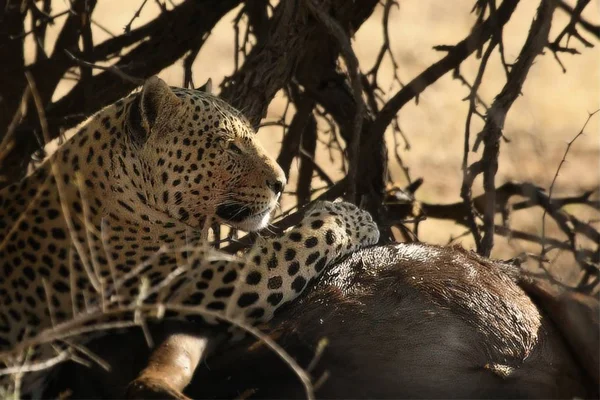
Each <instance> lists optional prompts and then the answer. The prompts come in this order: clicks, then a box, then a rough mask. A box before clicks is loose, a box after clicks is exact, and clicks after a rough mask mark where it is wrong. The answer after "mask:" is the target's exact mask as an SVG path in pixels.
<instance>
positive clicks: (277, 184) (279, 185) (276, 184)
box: [267, 179, 285, 196]
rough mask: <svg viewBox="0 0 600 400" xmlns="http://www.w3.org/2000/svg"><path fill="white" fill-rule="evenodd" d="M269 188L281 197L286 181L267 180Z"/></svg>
mask: <svg viewBox="0 0 600 400" xmlns="http://www.w3.org/2000/svg"><path fill="white" fill-rule="evenodd" d="M267 186H268V187H269V189H271V190H272V191H273V193H275V194H276V195H277V196H279V195H280V194H281V192H283V188H284V187H285V181H282V180H280V179H276V180H272V181H270V180H267Z"/></svg>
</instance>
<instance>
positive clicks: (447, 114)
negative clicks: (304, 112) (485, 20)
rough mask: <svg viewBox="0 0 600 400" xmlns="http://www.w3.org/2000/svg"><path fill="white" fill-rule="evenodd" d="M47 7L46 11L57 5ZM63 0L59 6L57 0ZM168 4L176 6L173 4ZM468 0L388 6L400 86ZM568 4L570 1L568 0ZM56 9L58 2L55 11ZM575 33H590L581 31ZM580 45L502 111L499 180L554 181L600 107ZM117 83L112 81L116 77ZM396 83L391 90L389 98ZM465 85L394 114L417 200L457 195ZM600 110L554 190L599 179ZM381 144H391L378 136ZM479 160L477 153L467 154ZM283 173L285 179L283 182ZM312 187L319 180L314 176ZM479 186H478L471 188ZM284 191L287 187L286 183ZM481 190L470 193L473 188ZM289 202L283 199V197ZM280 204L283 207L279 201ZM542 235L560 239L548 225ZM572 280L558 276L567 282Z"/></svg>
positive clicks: (217, 56)
mask: <svg viewBox="0 0 600 400" xmlns="http://www.w3.org/2000/svg"><path fill="white" fill-rule="evenodd" d="M54 3H56V6H55V9H54V11H55V12H58V11H60V8H61V7H62V5H61V2H60V1H55V2H54ZM65 3H66V2H65ZM141 3H142V0H135V1H134V0H126V1H124V0H102V1H99V2H98V5H97V8H96V11H95V13H94V16H95V19H96V21H98V22H100V23H101V24H102V25H103V26H104V27H105V28H107V29H109V30H111V31H113V32H115V33H118V32H120V31H121V30H122V28H123V27H124V26H125V25H126V24H127V23H128V22H129V21H130V19H131V17H132V16H133V14H134V12H135V10H137V8H138V7H139V5H140V4H141ZM175 3H177V2H175ZM473 3H474V1H471V0H453V1H440V0H400V7H399V9H394V11H393V12H392V17H391V20H390V37H391V43H392V45H391V47H392V51H393V53H394V55H395V57H396V60H397V62H398V64H399V69H398V74H399V76H400V79H401V80H402V82H404V83H406V82H409V81H410V80H411V79H412V78H414V77H415V76H417V75H418V74H419V73H420V72H422V71H423V69H425V68H426V67H428V66H429V65H430V64H432V63H433V62H435V61H436V60H438V59H439V58H441V57H442V56H443V54H442V53H439V52H436V51H434V50H432V46H434V45H438V44H454V43H457V42H458V41H460V40H461V39H462V38H464V37H465V36H466V35H468V33H469V31H470V28H471V26H472V25H473V22H474V20H475V17H474V15H473V14H470V13H469V11H470V9H471V7H472V5H473ZM569 3H575V1H574V0H570V1H569ZM538 4H539V2H538V1H534V0H524V1H521V3H520V4H519V6H518V8H517V10H516V12H515V15H514V16H513V18H512V19H511V21H510V23H509V24H508V26H507V27H506V28H505V30H504V40H505V47H506V56H507V57H508V61H509V62H511V61H514V59H515V58H516V56H517V55H518V52H519V51H520V48H521V46H522V44H523V42H524V40H525V36H526V34H527V29H528V27H529V24H530V23H531V20H532V18H533V16H534V14H535V10H536V8H537V6H538ZM59 6H60V7H59ZM238 11H239V9H238V10H234V11H233V12H232V13H230V14H229V15H228V16H226V17H225V18H224V19H222V20H221V22H220V23H219V25H218V26H217V27H216V28H215V29H214V31H213V33H212V35H211V36H210V38H209V39H208V42H207V43H206V45H205V46H204V47H203V48H202V50H201V52H200V54H199V56H198V59H197V61H196V63H195V64H194V68H193V72H194V78H195V81H196V83H197V84H198V83H203V82H204V81H205V80H206V79H207V78H209V77H210V78H212V80H213V87H215V88H217V87H218V85H219V83H220V82H221V81H222V79H223V77H225V76H227V75H230V74H231V73H232V71H233V54H234V48H233V47H234V40H233V29H232V22H233V18H234V16H235V15H236V14H237V12H238ZM381 11H382V10H381V9H379V10H378V11H377V12H376V13H375V14H374V15H373V16H372V17H371V18H370V19H369V20H368V21H367V22H366V23H365V24H364V25H363V26H362V28H361V29H360V30H359V31H358V32H357V35H356V38H355V40H354V48H355V51H356V53H357V56H358V58H359V60H360V63H361V66H362V69H363V71H366V70H368V69H369V68H370V67H371V65H372V64H373V62H374V60H375V57H376V55H377V52H378V49H379V46H380V44H381V42H382V26H381V22H380V21H381V16H382V13H381ZM157 12H159V9H158V7H157V6H156V4H155V3H154V2H152V1H149V2H148V3H147V4H146V6H145V8H144V9H143V10H142V13H141V15H140V17H139V18H138V19H136V20H135V21H134V23H133V28H135V27H137V26H140V25H142V24H144V23H145V22H147V21H148V20H150V19H151V18H152V17H153V16H155V15H156V13H157ZM584 16H585V17H586V18H587V19H588V20H589V21H591V22H593V23H595V24H598V23H599V21H600V0H593V1H592V4H590V5H589V6H588V7H587V9H586V12H585V13H584ZM62 22H63V20H59V23H57V24H56V26H55V27H54V28H52V30H51V32H50V35H52V34H56V32H57V31H58V29H60V27H61V24H62ZM567 22H568V18H567V17H566V15H565V14H564V13H563V12H562V11H557V13H556V17H555V20H554V22H553V27H552V33H551V38H554V37H555V36H556V35H557V34H558V32H560V30H562V28H563V27H564V26H565V25H566V23H567ZM583 34H584V36H586V37H588V38H589V39H590V40H591V39H592V38H591V37H590V35H587V34H586V33H585V32H584V33H583ZM107 37H108V35H107V34H106V33H104V32H102V31H101V30H99V29H97V28H95V29H94V40H95V41H96V42H101V41H103V40H105V39H106V38H107ZM576 47H578V48H579V49H580V50H581V51H582V53H583V54H582V55H580V56H575V57H573V56H562V60H563V62H564V64H565V66H566V67H567V73H565V74H563V73H562V71H561V68H560V67H559V65H558V64H557V63H556V61H555V60H554V58H553V57H552V54H551V53H549V52H547V53H546V54H545V55H544V56H542V57H538V58H537V59H536V62H535V65H534V66H533V67H532V69H531V71H530V74H529V78H528V79H527V82H526V84H525V87H524V88H523V96H521V97H520V98H519V99H518V100H517V101H516V102H515V104H514V105H513V107H512V109H511V110H510V113H509V115H508V118H507V121H506V126H505V132H504V133H505V136H506V137H507V138H508V139H509V140H510V142H508V143H503V144H502V149H501V157H500V169H499V171H498V175H497V182H498V183H502V182H504V181H507V180H514V181H530V182H534V183H536V184H537V185H539V186H542V187H545V188H548V187H549V186H550V184H551V182H552V178H553V177H554V174H555V171H556V168H557V166H558V164H559V162H560V160H561V159H562V157H563V153H564V151H565V148H566V143H567V142H568V141H569V140H571V139H572V138H573V137H574V136H575V135H576V134H577V133H578V132H579V130H580V129H581V127H582V125H583V124H584V122H585V120H586V118H587V116H588V112H591V111H594V110H596V109H598V108H600V97H599V88H600V52H599V51H598V50H597V48H595V49H585V48H583V46H581V45H580V44H579V43H576ZM478 64H479V63H478V60H477V59H476V58H475V57H471V58H470V59H469V60H467V61H466V62H465V63H463V65H462V66H461V71H462V73H463V74H464V76H465V77H466V78H467V79H468V80H469V81H470V82H472V81H473V79H474V77H475V75H476V72H477V69H478ZM489 64H490V65H489V67H488V70H487V73H486V75H485V78H484V85H483V86H482V88H481V90H480V95H481V96H482V97H483V99H484V100H485V101H486V103H487V104H490V103H491V102H492V101H493V97H494V95H495V94H496V93H498V92H499V90H500V88H501V87H502V85H503V84H504V82H505V75H504V71H503V69H502V68H501V66H500V63H499V56H498V54H495V55H493V56H492V59H491V61H490V63H489ZM160 76H161V77H162V78H163V79H165V80H166V81H167V82H168V83H169V84H171V85H181V84H182V79H183V78H182V76H183V75H182V63H181V62H178V63H177V64H175V65H173V66H172V67H170V68H167V69H166V70H164V71H162V72H161V74H160ZM116 79H118V78H116ZM380 82H381V84H382V87H383V88H388V87H390V85H391V84H392V69H391V66H390V64H389V63H388V64H386V65H385V67H384V69H383V70H382V72H381V73H380ZM69 86H70V83H69V82H68V81H65V83H64V84H63V85H61V87H60V88H59V90H57V93H55V98H58V97H60V96H61V95H63V94H64V93H65V92H66V91H67V90H68V88H69ZM397 89H398V87H397V85H396V86H393V87H392V89H391V91H390V92H389V93H390V95H392V94H393V93H395V91H396V90H397ZM467 93H468V89H467V88H466V87H465V86H463V85H462V84H461V83H460V82H459V81H458V80H455V79H453V78H452V76H451V75H450V74H448V75H446V76H444V77H443V78H442V79H440V80H439V81H438V82H436V83H435V84H434V85H432V86H431V87H430V88H428V89H427V90H426V91H425V92H424V93H423V94H422V95H421V96H420V102H419V104H418V105H417V104H415V103H414V102H412V103H410V104H408V105H406V106H405V107H404V108H403V109H402V110H401V112H400V115H399V121H400V125H401V127H402V129H403V131H404V133H405V135H406V138H407V140H408V143H409V144H410V149H407V148H405V146H404V143H403V142H401V148H400V154H401V155H402V158H403V159H404V161H405V163H406V164H407V165H408V166H409V167H410V174H411V176H412V178H413V179H414V178H418V177H423V178H424V179H425V184H424V185H423V186H422V187H421V188H420V189H419V191H418V193H417V197H418V199H419V200H422V201H429V202H437V203H447V202H454V201H458V200H459V199H460V197H459V190H460V182H461V179H462V173H461V169H460V165H461V159H462V146H463V135H464V124H465V122H464V121H465V116H466V114H467V107H468V105H467V103H466V102H465V101H463V100H462V99H463V98H464V97H465V96H466V95H467ZM283 106H284V102H283V101H282V100H281V98H279V99H277V100H275V101H274V102H273V103H272V104H271V107H270V109H269V115H268V116H267V118H266V120H275V119H278V118H279V116H280V115H281V113H282V111H283ZM480 128H481V124H480V123H479V121H476V122H475V123H474V124H473V129H472V132H473V133H477V132H478V130H479V129H480ZM599 129H600V115H597V116H596V117H594V118H593V119H592V120H591V121H590V123H589V124H588V127H587V129H586V134H585V135H583V136H581V137H580V138H579V139H578V140H577V142H575V144H574V145H573V147H572V149H571V151H570V153H569V155H568V160H567V162H566V163H565V164H564V166H563V167H562V170H561V172H560V175H559V177H558V180H557V183H556V187H555V191H554V193H555V194H556V195H560V194H576V193H580V192H581V191H582V190H584V189H593V188H595V187H597V186H598V183H599V180H600V168H599V167H600V164H599V156H600V139H599V134H598V133H599ZM259 133H260V136H261V138H262V140H263V142H264V143H265V144H266V147H267V148H268V150H269V151H270V152H272V153H273V154H274V155H276V154H277V153H278V150H279V144H280V141H281V135H282V132H281V129H280V128H272V127H271V128H263V129H261V131H260V132H259ZM388 139H389V144H390V147H391V148H393V143H394V142H393V140H392V137H391V135H388ZM320 150H321V151H320V154H319V156H318V157H317V160H318V162H319V163H321V164H322V166H323V167H324V168H325V169H326V170H327V171H328V172H329V173H330V174H331V176H332V177H334V178H339V177H341V176H342V174H341V173H340V172H339V170H338V169H339V168H338V166H337V165H334V164H332V163H331V162H330V160H329V157H328V156H327V154H326V153H325V151H324V150H323V148H321V149H320ZM477 157H479V155H477ZM391 172H392V176H393V178H394V179H395V181H396V182H397V184H398V185H400V186H402V185H404V184H406V180H405V178H404V176H403V175H402V173H401V171H400V169H399V168H398V166H397V165H395V164H394V163H393V164H392V165H391ZM293 180H294V177H293V176H292V179H291V181H292V182H293ZM314 185H315V187H318V186H321V183H320V182H315V184H314ZM479 186H480V184H479ZM288 189H289V190H293V185H290V186H289V187H288ZM480 192H481V190H479V191H478V192H476V193H475V194H478V193H480ZM286 202H287V203H288V204H289V203H290V201H289V199H288V200H287V201H286ZM283 208H284V209H285V208H286V206H285V204H284V207H283ZM569 211H573V212H576V213H577V214H578V215H579V216H580V217H582V218H583V219H584V220H585V219H590V218H598V216H597V215H595V216H594V214H593V213H592V212H591V211H590V210H587V209H585V208H582V207H571V208H570V209H569ZM540 221H541V212H538V211H534V212H519V213H515V214H514V215H512V216H511V220H510V223H511V226H513V227H515V228H518V229H522V230H526V231H529V232H532V233H539V231H540ZM550 228H551V229H550V233H551V234H553V235H555V236H557V237H560V235H559V234H558V232H557V231H556V229H555V228H554V227H552V226H551V227H550ZM463 231H464V229H462V228H460V227H456V226H454V225H453V224H450V223H443V222H440V221H431V222H425V223H424V224H423V225H422V227H421V229H420V235H421V236H420V237H421V239H422V240H424V241H428V242H436V243H447V242H448V240H449V239H450V238H451V237H453V236H456V235H458V234H460V233H462V232H463ZM457 242H459V243H462V244H463V245H464V246H466V247H470V246H472V242H471V241H470V240H469V238H468V237H467V238H464V239H459V240H458V241H457ZM521 251H533V252H538V251H539V246H532V245H524V244H523V243H519V242H516V241H511V242H508V241H506V240H503V239H499V243H498V245H497V246H496V248H495V250H494V254H493V255H495V256H498V257H509V256H512V255H515V254H517V253H519V252H521ZM564 263H572V260H569V259H568V258H559V259H558V262H556V263H555V264H554V266H553V268H561V265H563V264H564ZM573 277H574V276H565V277H564V279H567V280H571V279H572V278H573Z"/></svg>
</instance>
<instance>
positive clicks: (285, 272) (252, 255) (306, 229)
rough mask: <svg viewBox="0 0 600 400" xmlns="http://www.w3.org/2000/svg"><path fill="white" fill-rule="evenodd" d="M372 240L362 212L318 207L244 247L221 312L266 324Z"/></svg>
mask: <svg viewBox="0 0 600 400" xmlns="http://www.w3.org/2000/svg"><path fill="white" fill-rule="evenodd" d="M378 240H379V231H378V230H377V225H376V224H375V223H374V222H373V220H372V218H371V216H370V215H369V213H368V212H366V211H364V210H361V209H359V208H358V207H356V206H354V205H352V204H350V203H331V202H322V203H318V204H317V205H316V206H315V207H313V208H312V209H311V210H310V211H309V212H308V213H307V214H306V216H305V217H304V219H303V220H302V222H301V223H300V224H299V225H297V226H295V227H293V228H292V229H291V230H289V231H287V232H286V233H284V234H283V235H282V236H280V237H276V238H272V239H267V240H261V241H259V242H257V243H256V244H255V245H254V246H253V247H252V248H251V249H250V251H249V252H248V253H247V254H246V257H245V258H246V263H245V264H246V265H245V267H244V271H243V273H242V274H241V275H242V277H241V279H243V281H241V282H239V283H238V285H237V288H236V290H235V292H234V295H233V296H232V298H231V299H230V306H229V307H228V309H227V311H228V313H229V314H230V316H233V317H239V316H242V315H240V313H243V316H244V317H245V319H247V320H250V321H251V322H263V321H269V320H270V319H271V318H272V317H273V313H274V312H275V310H276V309H277V308H279V307H281V306H282V305H283V304H285V303H287V302H289V301H292V300H294V299H295V298H296V297H298V296H299V295H300V294H301V293H302V291H303V290H304V288H305V287H306V286H307V284H308V283H309V282H310V281H311V280H313V279H314V278H316V277H317V276H319V275H320V274H321V272H322V271H323V270H324V269H325V267H327V266H328V265H331V264H332V263H333V262H335V261H337V260H339V259H340V258H341V257H343V256H345V255H347V254H349V253H351V252H353V251H355V250H358V249H359V248H363V247H366V246H370V245H373V244H375V243H377V241H378Z"/></svg>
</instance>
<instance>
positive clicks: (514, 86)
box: [461, 1, 556, 256]
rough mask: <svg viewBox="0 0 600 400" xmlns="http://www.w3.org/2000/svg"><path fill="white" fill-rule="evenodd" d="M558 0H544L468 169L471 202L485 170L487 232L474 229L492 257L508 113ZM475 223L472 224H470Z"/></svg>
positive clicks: (481, 249)
mask: <svg viewBox="0 0 600 400" xmlns="http://www.w3.org/2000/svg"><path fill="white" fill-rule="evenodd" d="M555 8H556V3H555V2H551V1H543V2H542V3H541V4H540V7H539V8H538V12H537V15H536V18H535V20H534V21H533V23H532V25H531V30H530V31H529V35H528V36H527V39H526V41H525V44H524V45H523V48H522V49H521V52H520V54H519V57H518V58H517V61H516V62H515V64H514V66H513V68H512V69H511V71H510V73H509V76H508V79H507V82H506V84H505V85H504V88H503V89H502V91H501V92H500V93H499V94H498V96H497V97H496V99H495V100H494V102H493V104H492V106H491V107H490V109H489V111H488V113H487V119H486V123H485V126H484V127H483V130H482V132H481V134H480V135H481V137H482V141H483V143H484V149H483V155H482V156H481V158H480V159H479V160H478V161H475V162H473V163H472V164H471V165H470V166H469V167H468V168H467V170H466V171H465V175H464V179H463V184H462V188H461V196H462V197H463V199H464V200H465V201H466V202H468V201H469V198H470V192H471V190H472V187H473V181H474V180H475V177H476V176H477V175H479V174H481V173H483V188H484V190H485V194H486V199H487V205H486V208H485V211H484V215H483V225H484V235H483V237H482V238H481V240H479V237H478V235H477V234H476V232H475V231H474V232H473V234H474V237H475V240H476V246H477V252H478V253H479V254H482V255H484V256H489V255H490V253H491V251H492V247H493V246H494V228H493V225H494V213H495V209H496V195H495V190H496V187H495V176H496V171H497V170H498V155H499V154H500V139H501V137H502V129H503V128H504V122H505V120H506V115H507V114H508V111H509V110H510V107H511V106H512V104H513V103H514V101H515V100H516V99H517V97H518V96H519V94H520V93H521V88H522V87H523V83H524V82H525V78H526V77H527V74H528V72H529V69H530V67H531V65H532V64H533V60H534V59H535V57H536V56H537V55H538V54H540V53H541V52H542V50H543V48H544V46H545V44H546V43H547V40H548V33H549V32H550V25H551V21H552V14H553V13H554V10H555ZM470 225H472V223H471V224H470ZM475 228H476V227H475Z"/></svg>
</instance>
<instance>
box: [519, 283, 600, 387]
mask: <svg viewBox="0 0 600 400" xmlns="http://www.w3.org/2000/svg"><path fill="white" fill-rule="evenodd" d="M521 286H522V287H523V289H524V290H525V291H526V292H527V293H528V294H530V295H531V296H533V297H535V300H536V302H537V303H538V304H539V305H540V306H541V308H543V309H544V311H545V312H546V313H547V314H548V315H549V316H550V318H551V319H552V320H553V322H554V324H555V325H556V327H557V328H558V330H559V331H560V332H561V333H562V335H563V337H564V338H565V339H566V341H567V343H568V345H569V346H570V348H571V350H572V351H573V352H574V353H575V356H576V358H577V360H578V362H579V364H580V365H581V366H582V367H583V368H584V369H585V370H586V371H587V373H588V374H589V376H590V377H591V378H592V380H593V382H594V383H595V384H596V385H599V384H600V378H599V376H600V356H599V354H600V353H599V351H598V349H600V340H599V338H600V328H599V327H600V323H599V319H600V302H599V301H598V297H597V296H590V295H586V294H584V293H577V292H574V291H568V290H564V289H561V288H558V287H557V286H555V285H551V284H550V283H549V282H547V281H544V280H541V279H523V280H522V281H521Z"/></svg>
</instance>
